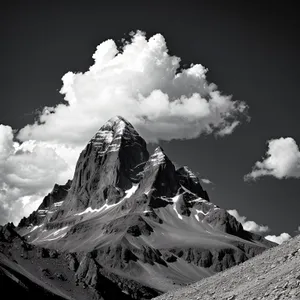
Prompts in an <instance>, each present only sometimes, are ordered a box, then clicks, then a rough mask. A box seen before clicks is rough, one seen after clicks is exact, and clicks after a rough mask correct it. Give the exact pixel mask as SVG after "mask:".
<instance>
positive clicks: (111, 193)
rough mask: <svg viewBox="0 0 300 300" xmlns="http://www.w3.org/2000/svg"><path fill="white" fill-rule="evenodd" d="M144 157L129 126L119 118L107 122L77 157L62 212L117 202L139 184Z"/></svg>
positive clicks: (144, 150)
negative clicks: (107, 201) (126, 191)
mask: <svg viewBox="0 0 300 300" xmlns="http://www.w3.org/2000/svg"><path fill="white" fill-rule="evenodd" d="M148 157H149V154H148V151H147V148H146V142H145V141H144V140H143V139H142V138H141V137H140V136H139V134H138V133H137V132H136V131H135V129H134V128H133V126H132V125H131V124H130V123H129V122H127V121H126V120H124V119H123V118H122V117H115V118H112V119H110V120H109V121H108V122H107V123H106V124H104V125H103V126H102V127H101V128H100V129H99V131H98V132H97V133H96V134H95V136H94V137H93V138H92V139H91V141H90V142H89V143H88V145H87V146H86V148H85V149H84V150H83V151H82V153H81V154H80V157H79V159H78V162H77V165H76V171H75V174H74V179H73V183H72V186H71V189H70V192H69V195H68V197H67V199H66V201H65V203H64V207H63V209H64V212H65V213H66V214H67V215H70V214H72V213H74V212H75V211H80V210H83V209H86V208H87V207H91V208H93V209H96V208H100V207H101V206H102V205H104V204H105V203H106V200H107V199H109V202H110V203H116V202H118V201H119V200H120V199H121V197H122V196H123V195H124V191H125V190H128V189H130V188H131V187H132V186H133V184H135V183H137V182H139V180H140V173H141V171H142V170H143V167H144V165H145V163H146V161H147V160H148Z"/></svg>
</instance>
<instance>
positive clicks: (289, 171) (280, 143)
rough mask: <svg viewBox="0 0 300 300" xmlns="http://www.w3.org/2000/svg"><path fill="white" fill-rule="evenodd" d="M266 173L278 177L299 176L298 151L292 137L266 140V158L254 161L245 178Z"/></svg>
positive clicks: (299, 154)
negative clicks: (250, 170)
mask: <svg viewBox="0 0 300 300" xmlns="http://www.w3.org/2000/svg"><path fill="white" fill-rule="evenodd" d="M268 175H269V176H274V177H276V178H278V179H283V178H289V177H294V178H300V152H299V148H298V145H297V144H296V142H295V140H294V139H293V138H291V137H287V138H283V137H281V138H279V139H273V140H270V141H268V150H267V153H266V158H264V159H263V160H262V161H257V162H256V163H255V165H254V167H253V169H252V172H251V173H249V174H247V175H246V176H245V180H251V179H256V178H259V177H261V176H268Z"/></svg>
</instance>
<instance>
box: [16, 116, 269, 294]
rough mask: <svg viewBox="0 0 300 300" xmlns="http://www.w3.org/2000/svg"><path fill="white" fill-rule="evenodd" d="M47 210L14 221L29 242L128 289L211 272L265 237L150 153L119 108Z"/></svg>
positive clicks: (83, 276) (150, 288)
mask: <svg viewBox="0 0 300 300" xmlns="http://www.w3.org/2000/svg"><path fill="white" fill-rule="evenodd" d="M46 216H47V217H45V218H43V219H42V220H41V221H39V223H38V225H36V226H35V227H33V228H28V226H27V224H26V222H23V223H24V224H20V225H19V227H18V228H17V231H18V232H19V234H21V235H22V236H23V237H24V238H26V240H27V241H28V242H30V243H33V244H34V245H36V247H43V248H49V249H55V250H59V251H61V252H70V253H72V255H73V256H74V257H76V259H77V260H78V264H79V268H78V270H77V271H76V280H78V281H79V282H82V283H84V284H85V285H87V286H91V287H95V286H97V287H98V286H100V285H101V280H103V276H104V277H105V278H106V279H108V280H111V281H113V283H114V284H117V285H118V286H120V287H121V289H122V291H123V292H124V293H125V294H127V295H129V296H130V297H131V298H132V299H149V298H151V297H154V296H156V295H158V294H159V293H162V292H166V291H168V290H170V289H173V288H175V287H179V286H182V285H186V284H188V283H191V282H195V281H197V280H200V279H201V278H205V277H208V276H211V275H213V274H214V273H216V272H219V271H222V270H224V269H226V268H229V267H232V266H234V265H236V264H240V263H241V262H244V261H245V260H247V259H249V258H251V257H253V256H255V255H257V254H259V253H261V252H263V251H264V250H266V249H267V248H269V247H272V246H273V243H271V242H269V241H267V240H265V239H264V238H262V237H261V236H258V235H255V234H252V233H250V232H246V231H244V230H243V227H242V225H241V224H240V223H239V222H238V221H237V220H236V219H235V218H234V217H233V216H231V215H229V214H228V213H227V211H226V210H224V209H222V208H220V207H217V206H216V205H214V204H213V203H212V202H210V200H209V197H208V195H207V193H206V191H204V190H203V189H202V187H201V185H200V182H199V179H198V178H197V176H195V174H194V173H193V172H192V171H191V170H190V169H188V168H187V167H182V168H179V169H177V170H176V168H175V166H174V165H173V163H172V162H171V160H170V159H169V158H168V157H167V155H166V154H165V152H164V151H163V149H162V148H161V147H157V148H156V149H155V151H154V153H153V154H152V155H151V156H150V157H149V154H148V151H147V148H146V143H145V141H144V140H143V139H142V138H141V137H140V136H139V134H138V133H137V132H136V131H135V129H134V128H133V126H132V125H131V124H130V123H129V122H128V121H126V120H124V119H123V118H122V117H115V118H113V119H110V120H109V121H108V122H107V123H106V124H105V125H103V126H102V127H101V128H100V130H99V131H98V132H97V133H96V135H95V136H94V137H93V138H92V139H91V141H90V142H89V144H88V145H87V146H86V148H85V149H84V150H83V151H82V153H81V155H80V157H79V160H78V162H77V166H76V170H75V174H74V178H73V181H72V185H71V187H70V189H69V191H68V193H67V195H66V196H65V200H64V201H63V202H62V203H61V204H60V205H59V206H57V209H55V211H54V212H52V210H51V213H49V211H48V212H47V214H46ZM29 229H30V230H29Z"/></svg>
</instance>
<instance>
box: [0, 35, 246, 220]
mask: <svg viewBox="0 0 300 300" xmlns="http://www.w3.org/2000/svg"><path fill="white" fill-rule="evenodd" d="M131 37H132V40H131V41H128V42H124V45H123V47H121V48H120V47H117V45H116V43H115V42H114V41H113V40H107V41H104V42H103V43H101V44H100V45H99V46H98V47H97V49H96V52H95V53H94V54H93V59H94V64H93V65H92V66H91V67H90V68H89V69H88V70H87V71H86V72H83V73H73V72H68V73H66V74H65V75H64V76H63V77H62V82H63V84H62V88H61V90H60V93H61V94H63V95H64V99H65V102H64V103H62V104H59V105H57V106H55V107H44V109H43V110H42V111H41V113H40V115H39V117H38V119H37V121H36V122H35V123H34V124H31V125H27V126H25V127H24V128H22V129H21V130H19V132H18V134H17V135H16V137H15V138H16V139H15V140H17V141H18V142H15V140H14V134H13V130H12V128H10V127H9V126H1V129H0V223H5V222H7V221H15V222H17V221H18V220H19V219H20V217H21V216H23V215H28V213H30V212H31V210H33V209H35V208H36V207H37V205H38V204H39V203H40V201H41V199H42V198H43V197H44V196H45V195H46V194H47V193H48V192H49V191H50V189H51V188H52V187H53V185H54V183H60V184H63V183H65V182H66V180H67V179H69V178H72V176H73V172H74V168H75V164H76V160H77V158H78V155H79V153H80V151H81V150H82V148H83V147H84V146H85V145H86V143H87V142H88V141H89V139H90V138H91V137H92V136H93V135H94V134H95V132H96V131H97V130H98V129H99V127H101V126H102V125H103V124H104V123H105V122H106V121H107V120H108V119H109V118H111V117H113V116H115V115H121V116H123V117H125V118H126V119H128V120H129V121H130V122H131V123H132V124H133V125H134V126H135V127H136V129H137V130H138V131H139V132H140V133H141V135H142V136H143V137H144V138H145V139H146V140H147V141H150V142H157V141H159V140H172V139H189V138H195V137H197V136H199V135H200V134H202V133H205V134H215V135H220V136H225V135H228V134H231V133H232V132H233V130H234V129H235V128H236V126H237V125H238V124H239V122H240V121H241V119H243V117H245V116H246V118H247V113H246V111H247V105H246V104H245V103H244V102H240V101H233V100H232V97H231V96H229V95H224V94H222V93H221V92H220V91H219V90H218V89H217V86H216V85H215V84H213V83H209V82H207V80H206V73H207V71H208V70H207V69H206V68H205V67H204V66H202V65H201V64H194V65H191V66H190V67H188V68H185V69H183V68H181V66H180V58H178V57H176V56H171V55H169V53H168V48H167V45H166V41H165V39H164V37H163V36H162V35H161V34H156V35H154V36H152V37H151V38H149V39H147V38H146V36H145V34H144V33H142V32H140V31H138V32H136V33H133V34H132V35H131Z"/></svg>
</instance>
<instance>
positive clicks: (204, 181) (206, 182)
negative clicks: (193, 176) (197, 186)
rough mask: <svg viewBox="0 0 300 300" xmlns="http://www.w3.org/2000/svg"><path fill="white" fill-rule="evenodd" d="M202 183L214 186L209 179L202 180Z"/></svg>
mask: <svg viewBox="0 0 300 300" xmlns="http://www.w3.org/2000/svg"><path fill="white" fill-rule="evenodd" d="M201 181H202V182H203V183H205V184H213V182H212V181H210V180H209V179H207V178H201Z"/></svg>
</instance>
